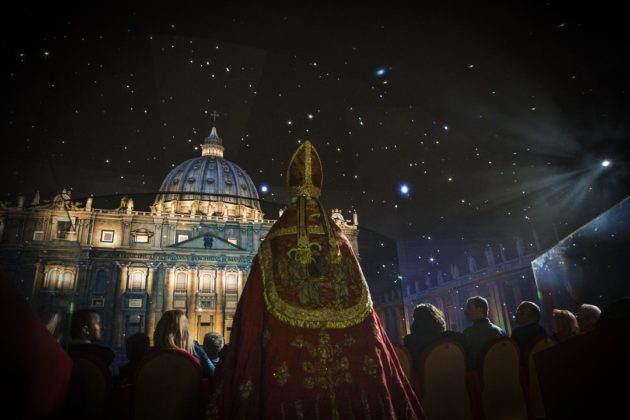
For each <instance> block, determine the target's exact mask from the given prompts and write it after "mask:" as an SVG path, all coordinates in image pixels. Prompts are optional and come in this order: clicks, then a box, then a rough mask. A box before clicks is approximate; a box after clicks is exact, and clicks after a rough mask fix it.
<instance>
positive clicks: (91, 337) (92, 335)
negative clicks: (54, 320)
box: [68, 309, 116, 366]
mask: <svg viewBox="0 0 630 420" xmlns="http://www.w3.org/2000/svg"><path fill="white" fill-rule="evenodd" d="M103 331H105V328H104V327H103V326H102V325H101V316H100V315H99V313H98V312H96V311H93V310H91V309H79V310H77V311H75V312H74V313H73V314H72V320H71V322H70V337H71V339H72V340H71V341H70V343H69V344H68V354H69V355H70V357H73V356H74V355H76V354H78V353H89V354H91V355H93V356H95V357H97V358H98V359H100V360H102V361H103V363H105V366H109V365H110V364H111V363H112V361H113V360H114V357H116V355H115V354H114V351H113V350H112V349H110V348H109V347H105V346H101V345H99V344H97V343H99V342H100V341H101V338H102V335H103Z"/></svg>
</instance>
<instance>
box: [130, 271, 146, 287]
mask: <svg viewBox="0 0 630 420" xmlns="http://www.w3.org/2000/svg"><path fill="white" fill-rule="evenodd" d="M130 288H131V290H144V273H143V272H142V271H134V272H133V274H132V275H131V287H130Z"/></svg>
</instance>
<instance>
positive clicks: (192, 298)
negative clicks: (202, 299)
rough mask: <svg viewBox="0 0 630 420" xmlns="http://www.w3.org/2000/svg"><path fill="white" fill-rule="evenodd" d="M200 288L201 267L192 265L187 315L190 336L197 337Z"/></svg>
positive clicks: (189, 275) (187, 295)
mask: <svg viewBox="0 0 630 420" xmlns="http://www.w3.org/2000/svg"><path fill="white" fill-rule="evenodd" d="M198 288H199V267H197V266H192V267H191V268H190V269H189V270H188V288H187V291H186V316H187V317H188V328H189V329H190V336H191V337H192V338H194V339H196V337H197V299H196V297H197V290H198Z"/></svg>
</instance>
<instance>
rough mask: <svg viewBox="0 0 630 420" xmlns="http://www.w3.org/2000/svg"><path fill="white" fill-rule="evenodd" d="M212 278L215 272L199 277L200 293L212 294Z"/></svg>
mask: <svg viewBox="0 0 630 420" xmlns="http://www.w3.org/2000/svg"><path fill="white" fill-rule="evenodd" d="M214 277H215V272H214V271H213V272H212V273H204V274H202V276H201V285H200V287H199V289H200V290H201V291H202V292H213V291H214Z"/></svg>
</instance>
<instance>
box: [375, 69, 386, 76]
mask: <svg viewBox="0 0 630 420" xmlns="http://www.w3.org/2000/svg"><path fill="white" fill-rule="evenodd" d="M384 74H385V69H384V68H380V69H378V70H376V75H377V76H383V75H384Z"/></svg>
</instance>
